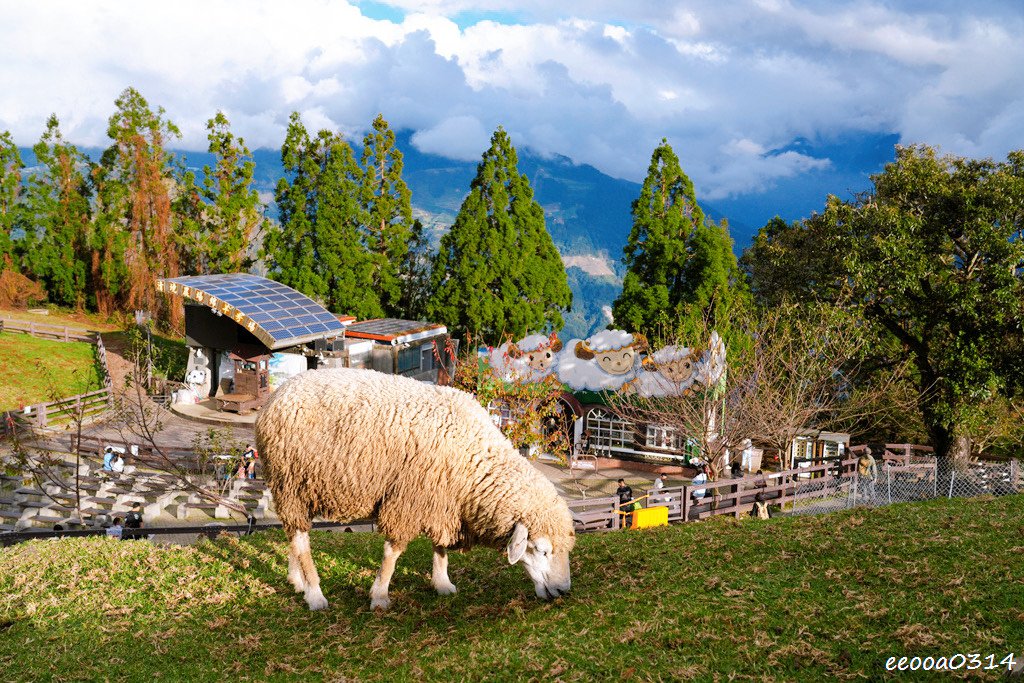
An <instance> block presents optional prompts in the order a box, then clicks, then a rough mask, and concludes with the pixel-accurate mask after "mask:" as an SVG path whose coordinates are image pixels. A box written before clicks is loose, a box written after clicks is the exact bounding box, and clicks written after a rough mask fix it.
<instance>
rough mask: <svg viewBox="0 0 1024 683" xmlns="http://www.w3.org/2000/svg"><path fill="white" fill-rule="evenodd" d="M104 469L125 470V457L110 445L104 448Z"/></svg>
mask: <svg viewBox="0 0 1024 683" xmlns="http://www.w3.org/2000/svg"><path fill="white" fill-rule="evenodd" d="M103 471H104V472H116V473H121V472H124V458H123V457H121V454H120V453H118V452H117V451H115V450H114V449H113V448H112V447H110V446H107V447H106V448H104V449H103Z"/></svg>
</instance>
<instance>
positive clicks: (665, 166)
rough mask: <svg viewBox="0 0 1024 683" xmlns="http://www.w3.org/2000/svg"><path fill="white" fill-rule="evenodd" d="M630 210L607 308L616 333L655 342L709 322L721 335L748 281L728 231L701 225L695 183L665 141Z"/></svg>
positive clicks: (744, 294)
mask: <svg viewBox="0 0 1024 683" xmlns="http://www.w3.org/2000/svg"><path fill="white" fill-rule="evenodd" d="M632 211H633V228H632V230H630V233H629V239H628V241H627V242H626V247H625V249H624V258H623V262H624V263H625V264H626V267H627V271H626V276H625V277H624V278H623V283H622V293H621V294H620V295H619V297H618V298H617V299H616V300H615V302H614V303H613V304H612V315H613V317H614V319H615V322H614V325H615V327H619V328H622V329H627V330H631V331H634V332H643V333H644V334H646V335H647V336H648V337H651V338H659V337H662V336H665V335H669V336H673V335H677V334H680V333H682V334H684V335H685V334H686V333H688V332H694V331H696V330H699V329H703V328H704V326H705V325H707V324H708V323H710V324H711V325H712V326H713V327H716V328H721V331H722V333H723V334H724V330H725V328H726V327H727V326H728V321H729V319H730V317H731V316H732V314H733V313H734V312H735V309H736V308H737V307H743V306H745V305H746V303H747V302H748V300H749V294H748V293H747V286H746V282H745V280H744V278H743V277H742V274H741V272H740V270H739V266H738V264H737V261H736V256H735V255H734V254H733V252H732V239H731V238H730V237H729V231H728V227H727V225H726V224H725V223H724V222H723V223H722V224H721V225H719V224H715V223H714V222H712V221H709V220H707V219H706V218H705V216H704V212H703V211H702V210H701V208H700V205H699V204H698V203H697V198H696V195H695V193H694V190H693V182H692V181H691V180H690V178H689V177H688V176H687V175H686V174H685V173H684V172H683V170H682V168H681V167H680V165H679V158H678V157H677V156H676V154H675V152H674V151H673V150H672V147H671V146H670V145H669V144H668V142H667V141H666V140H664V139H662V141H661V144H660V145H659V146H658V147H657V148H656V149H655V150H654V153H653V154H652V155H651V164H650V166H649V167H648V170H647V177H646V178H645V179H644V183H643V186H642V187H641V189H640V196H639V197H637V198H636V200H634V201H633V209H632Z"/></svg>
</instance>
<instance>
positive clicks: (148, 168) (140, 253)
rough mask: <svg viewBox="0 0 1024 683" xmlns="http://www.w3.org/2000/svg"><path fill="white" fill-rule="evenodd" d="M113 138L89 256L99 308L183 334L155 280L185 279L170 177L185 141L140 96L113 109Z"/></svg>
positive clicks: (176, 309)
mask: <svg viewBox="0 0 1024 683" xmlns="http://www.w3.org/2000/svg"><path fill="white" fill-rule="evenodd" d="M115 105H116V107H117V110H116V111H115V112H114V114H113V115H112V116H111V117H110V121H109V125H108V128H107V135H108V136H109V137H110V139H111V140H112V141H113V143H112V144H111V146H110V147H108V148H107V149H106V150H105V151H104V152H103V156H102V158H101V161H100V166H99V168H98V169H97V172H96V185H97V220H96V229H95V231H94V232H93V235H92V237H93V239H92V244H91V245H90V246H91V248H92V249H93V250H94V253H93V259H92V262H91V264H90V270H91V272H90V276H91V281H92V284H93V288H94V291H95V297H96V301H95V303H96V308H97V310H99V312H100V313H103V314H106V315H109V314H111V313H113V312H114V311H115V310H126V309H128V310H130V309H148V310H150V311H153V312H154V313H155V314H157V315H158V316H160V315H162V317H163V318H164V319H166V320H168V322H169V324H170V325H171V327H173V328H176V327H179V326H180V323H181V319H182V309H181V305H180V303H176V302H172V301H171V300H170V299H169V298H167V297H158V296H157V294H156V290H155V288H154V287H153V281H154V280H155V279H156V278H157V277H176V276H178V275H179V274H180V252H179V246H180V242H181V241H182V238H181V236H180V235H179V234H178V232H177V226H176V224H175V216H174V214H173V212H172V210H171V191H172V188H173V187H174V185H175V182H174V178H173V175H172V166H171V161H172V158H171V154H170V153H169V152H168V151H167V150H166V145H167V144H168V142H170V141H173V140H174V139H175V138H178V137H180V135H181V134H180V133H179V131H178V128H177V127H176V126H175V125H174V124H173V123H171V122H170V121H168V120H167V119H166V118H165V117H164V114H165V112H164V109H163V107H160V108H158V109H157V110H156V111H155V112H154V111H153V110H152V109H150V107H149V103H148V102H146V100H145V98H143V97H142V95H141V94H139V92H138V91H137V90H135V89H134V88H127V89H126V90H125V91H124V92H122V93H121V95H120V97H118V98H117V100H116V101H115Z"/></svg>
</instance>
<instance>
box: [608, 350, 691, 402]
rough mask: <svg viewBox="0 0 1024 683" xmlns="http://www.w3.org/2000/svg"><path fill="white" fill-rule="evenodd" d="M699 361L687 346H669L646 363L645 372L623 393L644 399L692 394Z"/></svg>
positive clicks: (644, 361) (642, 371) (645, 360)
mask: <svg viewBox="0 0 1024 683" xmlns="http://www.w3.org/2000/svg"><path fill="white" fill-rule="evenodd" d="M698 370H699V359H698V358H697V353H696V352H695V351H694V350H693V349H691V348H689V347H687V346H666V347H663V348H661V349H658V350H657V351H656V352H654V353H653V354H651V355H649V356H647V357H646V358H644V360H643V369H642V370H641V371H640V372H639V373H637V377H636V380H635V381H633V382H631V383H630V385H629V387H628V388H627V389H624V390H628V391H630V392H635V393H637V394H639V395H640V396H643V397H645V398H650V397H652V396H680V395H684V394H686V393H687V392H689V391H690V389H691V388H692V387H693V385H694V382H696V380H697V375H698Z"/></svg>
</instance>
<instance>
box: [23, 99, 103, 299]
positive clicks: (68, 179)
mask: <svg viewBox="0 0 1024 683" xmlns="http://www.w3.org/2000/svg"><path fill="white" fill-rule="evenodd" d="M33 151H34V152H35V155H36V159H37V161H38V163H39V165H40V167H41V170H40V171H39V172H38V173H35V174H33V175H32V176H31V177H30V178H29V184H28V192H27V196H26V207H27V210H28V215H29V221H30V223H31V229H30V230H29V234H31V236H32V237H31V239H32V248H31V250H30V251H28V252H27V253H26V254H25V269H26V270H27V271H28V272H29V273H31V274H32V277H33V278H34V279H36V280H37V281H39V282H41V283H42V284H43V286H44V288H45V289H46V292H47V295H48V298H49V300H50V301H51V302H53V303H56V304H62V305H65V306H75V307H77V308H82V307H84V305H85V302H86V292H87V287H88V265H89V259H90V256H91V254H90V250H89V247H88V242H89V232H90V230H91V225H90V214H91V208H90V201H91V197H92V186H91V181H90V179H91V169H92V164H91V163H90V161H89V160H88V159H87V158H86V156H85V155H84V154H82V153H81V152H80V151H79V150H78V148H76V147H75V146H74V145H72V144H71V143H69V142H67V141H66V140H65V139H64V136H63V135H62V134H61V131H60V122H59V121H58V119H57V116H56V114H52V115H50V118H49V119H48V120H47V122H46V132H45V133H43V136H42V138H41V139H40V140H39V142H38V143H37V144H36V146H35V147H34V148H33Z"/></svg>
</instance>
